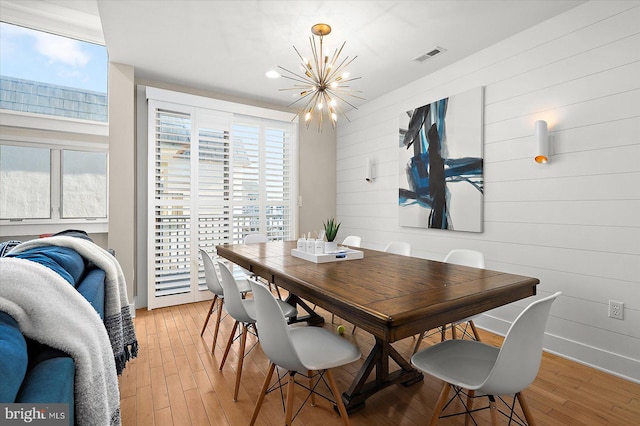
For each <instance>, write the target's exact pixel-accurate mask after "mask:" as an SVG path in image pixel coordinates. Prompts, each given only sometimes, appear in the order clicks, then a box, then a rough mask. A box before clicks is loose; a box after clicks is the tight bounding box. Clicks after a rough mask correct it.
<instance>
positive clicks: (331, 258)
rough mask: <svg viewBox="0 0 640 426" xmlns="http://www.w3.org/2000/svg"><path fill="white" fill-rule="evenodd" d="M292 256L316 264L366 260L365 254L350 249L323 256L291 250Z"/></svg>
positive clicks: (327, 253)
mask: <svg viewBox="0 0 640 426" xmlns="http://www.w3.org/2000/svg"><path fill="white" fill-rule="evenodd" d="M291 256H293V257H299V258H300V259H304V260H308V261H309V262H314V263H327V262H336V261H340V260H354V259H362V258H364V252H362V251H360V250H354V249H350V248H348V247H342V248H340V250H336V251H333V252H325V253H321V254H316V253H314V252H306V251H300V250H297V249H291Z"/></svg>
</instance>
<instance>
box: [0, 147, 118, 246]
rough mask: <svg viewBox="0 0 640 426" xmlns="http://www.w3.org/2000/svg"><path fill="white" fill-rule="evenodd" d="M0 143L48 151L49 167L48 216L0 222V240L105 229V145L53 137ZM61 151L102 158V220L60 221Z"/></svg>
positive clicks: (72, 219) (107, 171) (107, 194)
mask: <svg viewBox="0 0 640 426" xmlns="http://www.w3.org/2000/svg"><path fill="white" fill-rule="evenodd" d="M0 144H2V145H10V146H24V147H29V148H44V149H49V150H51V158H50V160H51V168H50V181H49V184H50V197H51V199H50V202H51V205H50V208H51V217H50V218H45V219H26V218H24V219H0V237H8V236H19V235H40V234H47V233H55V232H60V231H63V230H65V229H70V228H78V227H79V228H81V229H83V230H85V231H86V232H88V233H103V232H108V230H109V145H108V144H106V143H94V142H86V141H74V140H66V139H65V140H57V139H53V138H35V137H28V136H16V135H12V136H5V135H2V137H0ZM64 150H72V151H84V152H101V153H104V154H105V155H106V162H107V164H106V166H107V169H106V173H107V187H106V194H105V195H106V202H107V206H106V211H107V216H106V217H104V218H69V219H65V218H62V152H63V151H64Z"/></svg>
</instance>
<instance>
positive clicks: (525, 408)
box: [516, 392, 536, 426]
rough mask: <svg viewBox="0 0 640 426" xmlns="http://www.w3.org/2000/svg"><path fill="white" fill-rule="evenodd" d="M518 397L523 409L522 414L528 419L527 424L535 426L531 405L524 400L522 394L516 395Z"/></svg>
mask: <svg viewBox="0 0 640 426" xmlns="http://www.w3.org/2000/svg"><path fill="white" fill-rule="evenodd" d="M516 396H517V397H518V402H519V403H520V407H521V408H522V413H523V414H524V418H525V419H527V424H528V425H529V426H535V424H536V422H535V420H533V415H532V414H531V410H530V409H529V404H527V401H525V399H524V395H522V392H518V393H517V394H516Z"/></svg>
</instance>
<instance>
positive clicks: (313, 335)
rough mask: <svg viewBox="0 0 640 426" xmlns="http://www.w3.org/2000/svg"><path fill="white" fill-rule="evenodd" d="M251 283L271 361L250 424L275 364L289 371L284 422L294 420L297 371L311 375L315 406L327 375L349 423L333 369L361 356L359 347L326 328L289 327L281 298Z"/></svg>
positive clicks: (254, 420)
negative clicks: (319, 389) (279, 302)
mask: <svg viewBox="0 0 640 426" xmlns="http://www.w3.org/2000/svg"><path fill="white" fill-rule="evenodd" d="M251 286H252V288H253V296H254V298H255V301H256V302H255V311H256V326H257V328H258V333H259V334H260V346H261V347H262V350H263V351H264V353H265V355H266V356H267V358H269V362H270V363H269V370H268V372H267V375H266V377H265V379H264V383H263V385H262V390H261V391H260V396H259V397H258V401H257V402H256V406H255V408H254V411H253V416H252V417H251V423H250V425H253V424H255V422H256V419H257V418H258V413H259V412H260V408H261V407H262V403H263V401H264V397H265V395H266V393H267V392H268V389H269V384H270V382H271V377H272V376H273V372H274V370H275V367H276V366H279V367H281V368H284V369H286V370H288V374H289V381H288V386H287V399H286V408H285V425H290V424H291V422H292V421H293V417H294V416H293V400H294V393H295V389H294V388H295V384H296V381H295V375H296V374H298V373H300V374H302V375H307V377H308V378H309V390H310V392H311V395H310V398H311V404H312V405H315V397H314V391H315V389H316V386H317V385H318V383H320V382H324V379H323V377H326V379H327V382H328V386H329V388H330V389H331V393H332V394H333V397H334V398H335V401H334V402H335V404H336V405H337V407H338V412H339V413H340V417H342V422H343V423H344V424H345V425H349V424H350V422H349V416H348V415H347V411H346V409H345V406H344V403H343V402H342V396H341V394H340V391H339V390H338V387H337V385H336V381H335V378H334V376H333V374H332V372H331V369H332V368H336V367H340V366H343V365H346V364H350V363H352V362H354V361H357V360H358V359H359V358H360V356H361V354H360V351H359V350H358V348H357V347H356V346H354V345H353V344H351V343H350V342H349V341H347V340H345V339H343V338H342V337H340V336H338V335H336V334H334V333H332V332H331V331H329V330H327V329H325V328H321V327H312V326H306V327H290V326H288V325H287V323H286V320H285V317H284V316H283V315H282V310H281V309H280V308H279V306H278V303H277V300H278V299H276V298H275V297H274V296H273V294H271V292H270V291H269V290H268V288H267V287H265V286H264V285H262V284H260V283H258V282H251ZM313 371H317V372H318V373H317V375H318V376H319V377H318V379H317V380H316V381H315V384H314V379H313V375H312V372H313ZM305 401H306V400H305ZM270 420H271V419H270Z"/></svg>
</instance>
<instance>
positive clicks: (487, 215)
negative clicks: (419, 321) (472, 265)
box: [337, 1, 640, 381]
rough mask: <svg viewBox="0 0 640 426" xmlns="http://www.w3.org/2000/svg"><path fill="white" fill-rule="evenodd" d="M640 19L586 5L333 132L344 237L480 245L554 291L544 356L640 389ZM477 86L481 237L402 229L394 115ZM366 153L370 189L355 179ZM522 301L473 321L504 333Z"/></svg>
mask: <svg viewBox="0 0 640 426" xmlns="http://www.w3.org/2000/svg"><path fill="white" fill-rule="evenodd" d="M639 23H640V2H638V1H608V2H604V1H590V2H586V3H584V4H582V5H580V6H578V7H576V8H574V9H571V10H569V11H568V12H566V13H564V14H562V15H559V16H557V17H555V18H553V19H551V20H549V21H546V22H543V23H541V24H539V25H537V26H535V27H532V28H530V29H529V30H526V31H524V32H522V33H520V34H517V35H515V36H513V37H511V38H509V39H506V40H503V41H501V42H499V43H497V44H495V45H493V46H491V47H489V48H487V49H485V50H483V51H481V52H478V53H477V54H474V55H472V56H470V57H468V58H466V59H464V60H462V61H459V62H457V63H455V64H453V65H450V66H448V67H446V68H444V69H442V70H440V71H438V72H436V73H433V74H430V75H427V76H425V77H424V78H422V79H420V80H417V81H415V82H413V83H411V84H409V85H407V86H405V87H402V88H400V89H398V90H396V91H394V92H392V93H389V94H387V95H385V96H383V97H381V98H378V99H375V100H372V101H370V102H368V103H367V104H365V105H364V106H363V107H360V108H359V109H358V111H354V112H353V113H351V114H350V118H351V123H346V124H343V125H341V126H340V127H339V128H338V132H337V216H338V219H339V220H340V221H341V222H342V227H341V230H340V231H341V232H340V233H341V236H345V235H360V236H361V237H362V239H363V246H364V247H368V248H378V249H381V248H383V247H384V245H385V244H386V243H387V242H388V241H391V240H404V241H408V242H410V243H411V245H412V254H413V255H414V256H419V257H425V258H430V259H436V260H440V259H443V258H444V256H445V255H446V253H447V252H448V251H449V250H451V249H454V248H469V249H476V250H480V251H482V252H484V254H485V256H486V260H487V268H490V269H497V270H502V271H507V272H513V273H520V274H524V275H530V276H535V277H538V278H540V280H541V285H540V286H539V294H540V295H548V294H550V293H552V292H555V291H557V290H560V291H562V292H563V296H562V297H561V298H560V299H559V300H558V301H557V302H556V303H555V304H554V306H553V309H552V312H551V318H550V320H549V323H548V327H547V334H548V335H547V339H546V342H545V345H546V347H547V348H548V349H549V350H551V351H553V352H556V353H558V354H561V355H563V356H565V357H569V358H573V359H576V360H578V361H579V362H583V363H586V364H589V365H593V366H596V367H598V368H600V369H603V370H606V371H610V372H613V373H614V374H618V375H621V376H623V377H627V378H630V379H632V380H635V381H640V326H639V325H640V161H639V160H640V25H639ZM434 42H437V40H436V41H434ZM443 47H445V48H446V46H443ZM444 55H446V53H444ZM432 60H438V59H437V58H434V59H432ZM398 66H416V64H414V63H410V61H409V59H408V60H407V63H406V64H398ZM477 86H484V123H485V124H484V164H485V175H484V178H485V200H484V232H482V233H477V234H476V233H466V232H452V231H439V230H424V229H415V228H405V227H400V226H399V225H398V212H397V209H398V207H397V191H398V173H399V171H400V169H401V167H402V165H399V164H398V160H397V158H398V152H397V150H398V123H399V115H400V113H402V112H403V111H407V110H410V109H414V108H416V107H418V106H421V105H424V104H426V103H428V102H432V101H435V100H438V99H441V98H443V97H446V96H449V95H454V94H456V93H461V92H464V91H466V90H469V89H471V88H473V87H477ZM539 119H544V120H547V122H548V124H549V130H550V135H551V138H552V150H553V157H552V162H551V163H550V164H548V165H538V164H536V163H535V162H534V161H533V155H534V150H535V148H534V147H535V143H534V134H533V123H534V122H535V121H536V120H539ZM366 157H370V158H371V159H372V160H373V163H374V164H375V166H374V167H375V175H376V180H375V181H374V182H373V183H367V182H366V181H365V179H364V163H365V161H364V159H365V158H366ZM610 299H613V300H617V301H622V302H624V304H625V309H624V320H623V321H619V320H614V319H611V318H608V315H607V314H608V301H609V300H610ZM528 303H529V301H528V300H527V301H521V302H519V303H515V304H513V305H510V306H508V307H504V308H502V309H499V310H495V311H492V312H489V313H487V314H485V315H484V316H483V318H482V319H480V320H479V321H478V324H479V325H481V326H484V327H486V328H488V329H490V330H493V331H495V332H498V333H504V332H505V331H506V330H507V328H508V326H509V324H510V323H511V322H512V321H513V319H514V318H515V317H516V315H517V314H518V313H519V312H520V311H521V310H522V308H523V307H524V306H526V304H528Z"/></svg>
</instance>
